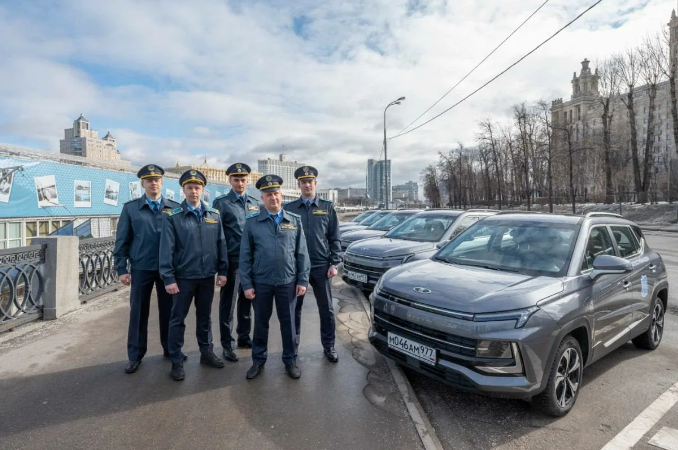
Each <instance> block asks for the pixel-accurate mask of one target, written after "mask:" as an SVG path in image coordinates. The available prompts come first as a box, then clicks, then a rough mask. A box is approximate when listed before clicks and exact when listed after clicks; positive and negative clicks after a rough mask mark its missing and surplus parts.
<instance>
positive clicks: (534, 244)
mask: <svg viewBox="0 0 678 450" xmlns="http://www.w3.org/2000/svg"><path fill="white" fill-rule="evenodd" d="M578 230H579V225H577V224H561V223H557V224H555V223H548V224H547V223H536V222H519V223H510V222H509V223H506V222H491V221H480V222H478V223H476V224H474V225H472V226H471V227H469V228H468V229H467V230H466V231H464V232H463V233H462V234H460V235H459V236H458V237H457V238H455V239H454V240H452V241H451V242H450V243H449V244H447V245H446V246H445V247H443V248H442V249H441V250H440V251H439V252H438V253H436V254H435V256H434V259H438V260H441V261H444V262H448V263H452V264H459V265H465V266H477V267H485V268H488V269H494V270H502V271H507V272H519V273H524V274H529V275H547V276H563V275H565V273H566V272H567V268H568V266H569V264H570V258H571V256H572V251H573V249H574V245H575V242H576V240H577V239H576V238H577V234H578Z"/></svg>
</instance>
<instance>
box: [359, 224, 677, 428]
mask: <svg viewBox="0 0 678 450" xmlns="http://www.w3.org/2000/svg"><path fill="white" fill-rule="evenodd" d="M668 289H669V286H668V282H667V276H666V269H665V267H664V263H663V261H662V258H661V257H660V256H659V255H658V254H657V253H656V252H654V251H653V250H652V249H650V248H649V246H648V245H647V242H646V241H645V239H644V238H643V234H642V232H641V231H640V228H639V227H638V226H637V225H636V224H634V223H633V222H629V221H628V220H624V219H623V218H621V216H616V215H614V214H605V213H592V214H588V215H587V216H585V217H581V216H579V217H577V216H564V215H527V214H524V215H523V214H514V215H497V216H493V217H488V218H486V219H484V220H482V221H481V222H478V223H476V224H475V225H473V226H471V227H470V228H469V229H467V230H466V231H465V232H463V233H462V234H460V235H459V236H458V237H457V238H455V239H454V240H453V241H452V242H450V243H449V244H448V245H447V246H445V247H444V248H442V249H441V250H440V251H439V252H437V253H436V254H435V255H434V256H433V257H432V258H431V259H429V260H426V261H418V262H414V263H410V264H405V265H403V266H401V267H398V268H396V269H392V270H390V271H388V272H387V273H386V274H385V275H384V276H383V277H382V278H381V280H380V281H379V283H378V284H377V286H376V289H375V292H374V293H373V295H372V296H371V304H372V312H371V315H372V327H371V329H370V332H369V339H370V342H371V343H372V345H373V346H374V347H376V349H377V350H378V351H379V352H381V353H382V354H384V355H386V356H387V357H389V358H392V359H394V360H395V361H397V362H398V363H400V364H403V365H406V366H408V367H411V368H412V369H414V370H416V371H419V372H421V373H423V374H425V375H428V376H431V377H433V378H436V379H438V380H440V381H443V382H445V383H448V384H450V385H453V386H456V387H458V388H461V389H464V390H470V391H477V392H481V393H485V394H489V395H498V396H503V397H505V396H509V397H516V398H529V397H535V400H536V403H538V404H539V405H541V406H542V407H543V408H544V409H545V411H546V412H547V413H549V414H551V415H554V416H562V415H565V414H567V413H568V412H569V411H570V409H571V408H572V406H573V405H574V403H575V402H576V400H577V396H578V394H579V390H580V387H581V385H582V377H583V369H584V367H585V366H588V365H589V364H591V363H593V362H594V361H596V360H598V359H600V358H602V357H603V356H605V355H606V354H608V353H610V352H611V351H613V350H614V349H616V348H618V347H619V346H621V345H622V344H624V343H625V342H627V341H628V340H633V343H634V344H635V345H636V346H638V347H640V348H644V349H649V350H653V349H655V348H657V346H658V345H659V343H660V342H661V339H662V334H663V330H664V312H665V311H666V308H667V306H668V305H667V302H668Z"/></svg>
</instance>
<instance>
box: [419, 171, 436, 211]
mask: <svg viewBox="0 0 678 450" xmlns="http://www.w3.org/2000/svg"><path fill="white" fill-rule="evenodd" d="M421 176H422V180H423V182H424V196H426V198H427V199H428V200H429V202H431V207H433V208H440V206H441V201H440V200H441V199H440V175H439V174H438V169H437V168H436V166H434V165H433V164H429V165H428V166H427V167H426V168H425V169H424V170H423V171H422V173H421Z"/></svg>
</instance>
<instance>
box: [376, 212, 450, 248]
mask: <svg viewBox="0 0 678 450" xmlns="http://www.w3.org/2000/svg"><path fill="white" fill-rule="evenodd" d="M457 217H459V214H449V215H444V214H435V215H423V214H418V215H416V216H413V217H410V218H409V219H407V220H406V221H404V222H403V223H401V224H400V225H398V226H397V227H395V228H394V229H392V230H391V231H389V232H388V233H386V237H389V238H393V239H405V240H408V241H423V242H438V241H440V240H441V239H442V237H443V235H444V234H445V232H446V231H447V230H448V229H449V228H450V226H452V224H453V223H454V221H455V220H456V219H457Z"/></svg>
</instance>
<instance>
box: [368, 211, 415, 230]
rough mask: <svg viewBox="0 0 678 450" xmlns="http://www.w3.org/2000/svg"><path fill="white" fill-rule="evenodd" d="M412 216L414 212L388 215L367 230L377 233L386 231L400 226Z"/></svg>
mask: <svg viewBox="0 0 678 450" xmlns="http://www.w3.org/2000/svg"><path fill="white" fill-rule="evenodd" d="M413 215H414V212H407V213H393V214H389V215H387V216H384V217H382V218H381V219H379V220H378V221H376V222H375V223H374V224H373V225H372V226H371V227H370V228H369V229H370V230H377V231H388V230H390V229H391V228H393V227H396V226H398V225H400V224H401V223H403V222H404V221H405V220H407V219H408V218H410V217H412V216H413Z"/></svg>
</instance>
